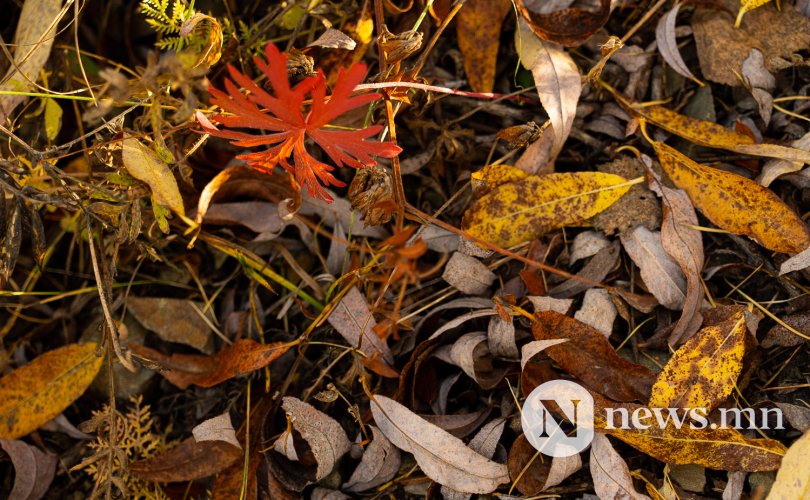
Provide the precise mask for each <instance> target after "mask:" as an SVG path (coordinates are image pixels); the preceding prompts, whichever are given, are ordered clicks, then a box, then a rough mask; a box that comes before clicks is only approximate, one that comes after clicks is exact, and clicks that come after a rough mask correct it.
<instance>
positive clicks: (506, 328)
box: [487, 316, 518, 359]
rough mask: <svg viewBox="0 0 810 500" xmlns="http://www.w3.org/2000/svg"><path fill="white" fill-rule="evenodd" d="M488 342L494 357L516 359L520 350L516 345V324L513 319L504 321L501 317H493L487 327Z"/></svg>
mask: <svg viewBox="0 0 810 500" xmlns="http://www.w3.org/2000/svg"><path fill="white" fill-rule="evenodd" d="M487 342H488V343H489V351H490V352H491V353H492V354H493V355H495V356H500V357H503V358H509V359H516V358H517V357H518V348H517V344H516V343H515V323H514V321H512V318H511V317H510V318H508V319H507V320H506V321H504V320H503V319H501V317H500V316H493V317H492V318H491V319H490V320H489V325H488V326H487Z"/></svg>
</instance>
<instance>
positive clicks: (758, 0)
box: [734, 0, 771, 28]
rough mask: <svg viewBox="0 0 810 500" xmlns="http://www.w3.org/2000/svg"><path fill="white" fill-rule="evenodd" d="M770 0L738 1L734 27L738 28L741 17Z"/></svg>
mask: <svg viewBox="0 0 810 500" xmlns="http://www.w3.org/2000/svg"><path fill="white" fill-rule="evenodd" d="M770 1H771V0H740V10H739V11H738V12H737V19H735V20H734V27H735V28H739V27H740V24H742V19H743V16H744V15H745V13H746V12H750V11H752V10H754V9H756V8H757V7H762V6H763V5H765V4H766V3H768V2H770Z"/></svg>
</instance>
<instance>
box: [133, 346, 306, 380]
mask: <svg viewBox="0 0 810 500" xmlns="http://www.w3.org/2000/svg"><path fill="white" fill-rule="evenodd" d="M294 345H295V343H285V342H272V343H270V344H260V343H258V342H256V341H255V340H250V339H241V340H237V341H236V342H235V343H234V344H233V345H229V346H227V347H225V348H223V349H222V350H221V351H219V352H218V353H216V354H214V355H213V356H204V355H198V354H172V355H169V356H167V355H165V354H163V353H161V352H159V351H156V350H154V349H150V348H148V347H145V346H142V345H137V344H130V346H129V348H130V349H131V350H132V352H134V353H135V354H137V355H138V356H141V357H142V358H144V359H147V360H149V361H150V362H152V363H156V364H157V365H158V366H160V368H161V371H160V374H161V375H163V376H164V377H166V380H168V381H169V382H171V383H172V384H174V385H176V386H177V387H179V388H180V389H186V388H187V387H188V386H189V385H191V384H194V385H198V386H200V387H213V386H215V385H217V384H220V383H222V382H224V381H226V380H228V379H231V378H234V377H239V376H242V375H246V374H248V373H250V372H252V371H255V370H258V369H261V368H264V367H265V366H267V365H268V364H270V363H272V362H273V361H274V360H276V359H277V358H279V357H280V356H281V355H282V354H284V353H285V352H287V350H288V349H289V348H290V347H292V346H294Z"/></svg>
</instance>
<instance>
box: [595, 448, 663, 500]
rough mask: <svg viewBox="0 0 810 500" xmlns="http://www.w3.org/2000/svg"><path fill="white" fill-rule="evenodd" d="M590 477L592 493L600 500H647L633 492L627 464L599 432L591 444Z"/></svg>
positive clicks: (647, 498)
mask: <svg viewBox="0 0 810 500" xmlns="http://www.w3.org/2000/svg"><path fill="white" fill-rule="evenodd" d="M591 477H592V478H593V487H594V491H595V492H596V494H597V495H598V496H599V498H600V499H602V500H625V499H634V500H641V499H646V500H649V497H648V496H647V495H642V494H640V493H638V492H637V491H636V490H635V488H634V487H633V478H632V477H631V476H630V469H629V468H628V467H627V464H626V463H625V462H624V460H623V459H622V457H621V455H619V454H618V453H616V450H614V449H613V445H611V444H610V441H609V440H608V438H607V436H605V435H604V434H602V433H599V432H596V433H594V435H593V442H592V443H591Z"/></svg>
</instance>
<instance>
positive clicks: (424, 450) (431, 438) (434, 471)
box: [371, 395, 509, 493]
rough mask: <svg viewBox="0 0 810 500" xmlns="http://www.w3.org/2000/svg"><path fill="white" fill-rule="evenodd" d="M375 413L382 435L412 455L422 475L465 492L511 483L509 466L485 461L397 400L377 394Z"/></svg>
mask: <svg viewBox="0 0 810 500" xmlns="http://www.w3.org/2000/svg"><path fill="white" fill-rule="evenodd" d="M371 412H372V414H373V415H374V421H375V422H377V425H378V426H379V428H380V430H381V431H382V433H383V434H385V436H386V437H387V438H388V439H389V440H390V441H391V442H392V443H393V444H394V445H395V446H396V447H397V448H399V449H401V450H403V451H407V452H409V453H412V454H413V456H414V458H415V459H416V463H417V464H419V467H420V468H421V469H422V472H424V473H425V474H426V475H427V476H428V477H429V478H431V479H433V480H434V481H436V482H437V483H439V484H441V485H443V486H449V487H450V488H453V489H454V490H456V491H460V492H462V493H490V492H492V491H495V489H497V488H498V486H499V485H501V484H503V483H505V482H507V481H509V473H508V471H507V469H506V466H505V465H501V464H498V463H495V462H493V461H491V460H488V459H486V458H484V457H483V456H481V455H479V454H478V453H476V452H474V451H473V450H471V449H470V448H468V447H467V446H466V445H465V444H464V442H463V441H461V440H460V439H458V438H457V437H454V436H452V435H450V434H448V433H447V432H446V431H443V430H442V429H440V428H439V427H436V426H435V425H433V424H430V423H428V422H427V421H426V420H424V419H422V418H420V417H419V416H418V415H416V414H415V413H413V412H412V411H410V410H409V409H407V408H406V407H404V406H402V405H401V404H399V403H397V402H396V401H394V400H392V399H389V398H387V397H385V396H381V395H373V396H372V397H371Z"/></svg>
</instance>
